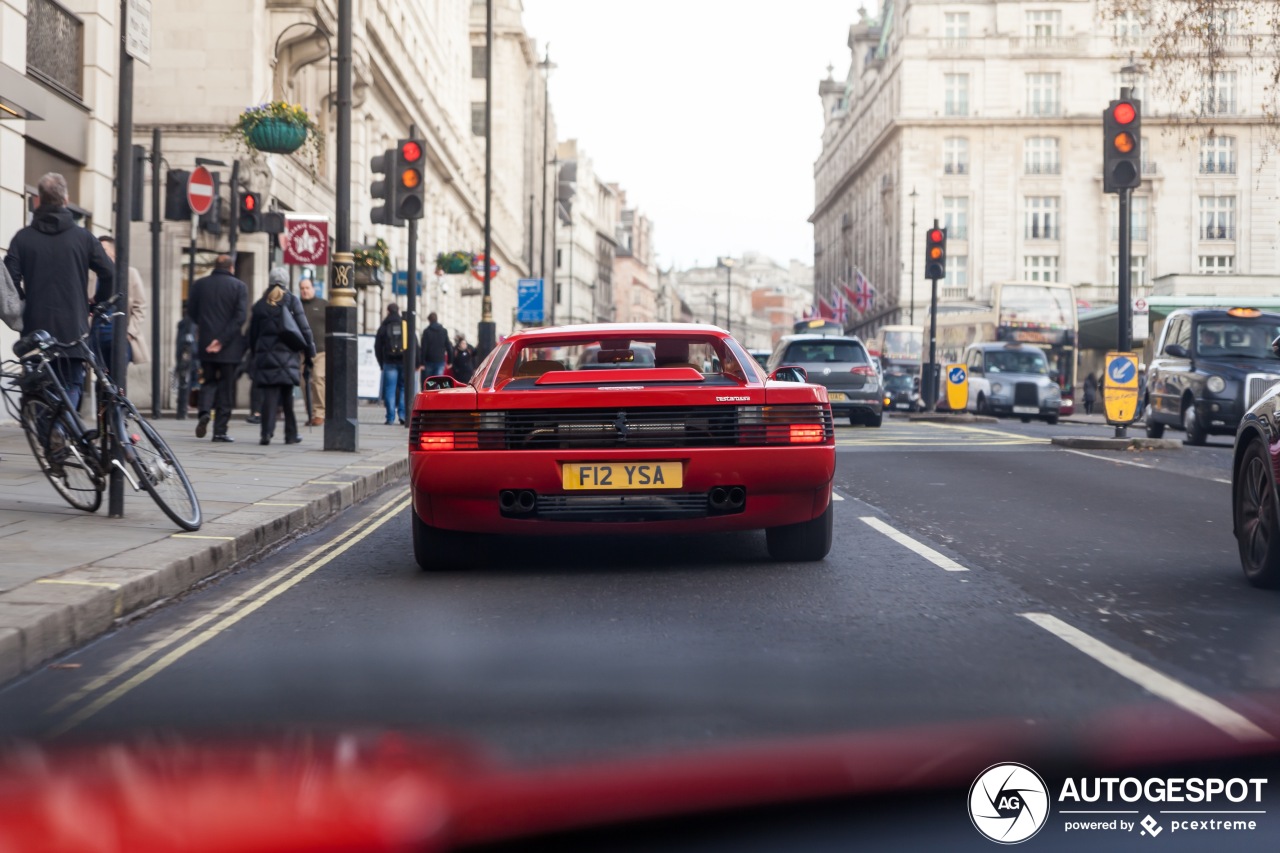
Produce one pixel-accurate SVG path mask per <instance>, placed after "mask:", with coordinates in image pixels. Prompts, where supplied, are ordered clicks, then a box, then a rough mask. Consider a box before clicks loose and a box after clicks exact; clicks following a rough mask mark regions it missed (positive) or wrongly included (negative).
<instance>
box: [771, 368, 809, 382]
mask: <svg viewBox="0 0 1280 853" xmlns="http://www.w3.org/2000/svg"><path fill="white" fill-rule="evenodd" d="M769 378H770V379H772V380H774V381H777V382H808V381H809V374H808V372H807V371H806V370H805V369H804V368H803V367H787V366H784V367H779V368H777V369H776V370H774V371H773V373H770V374H769Z"/></svg>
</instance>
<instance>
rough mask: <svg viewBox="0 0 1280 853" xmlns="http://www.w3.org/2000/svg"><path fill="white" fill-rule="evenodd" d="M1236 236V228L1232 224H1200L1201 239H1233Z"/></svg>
mask: <svg viewBox="0 0 1280 853" xmlns="http://www.w3.org/2000/svg"><path fill="white" fill-rule="evenodd" d="M1235 238H1236V229H1235V226H1234V225H1201V226H1200V239H1201V240H1234V239H1235Z"/></svg>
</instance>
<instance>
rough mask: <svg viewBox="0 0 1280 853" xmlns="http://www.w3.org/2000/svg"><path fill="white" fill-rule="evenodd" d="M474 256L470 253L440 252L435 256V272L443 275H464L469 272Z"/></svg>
mask: <svg viewBox="0 0 1280 853" xmlns="http://www.w3.org/2000/svg"><path fill="white" fill-rule="evenodd" d="M473 263H475V255H472V254H471V253H470V252H441V253H440V254H438V255H436V271H437V272H442V273H444V274H445V275H466V274H467V273H469V272H471V265H472V264H473Z"/></svg>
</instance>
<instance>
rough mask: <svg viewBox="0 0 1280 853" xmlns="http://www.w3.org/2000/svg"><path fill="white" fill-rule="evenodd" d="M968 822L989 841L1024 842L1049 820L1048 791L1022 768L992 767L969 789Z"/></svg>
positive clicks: (1009, 765)
mask: <svg viewBox="0 0 1280 853" xmlns="http://www.w3.org/2000/svg"><path fill="white" fill-rule="evenodd" d="M969 819H970V820H972V821H973V825H974V826H975V827H976V828H977V830H978V831H979V832H981V833H982V834H983V835H985V836H986V837H987V838H990V839H991V840H992V841H997V842H999V843H1001V844H1018V843H1020V842H1023V841H1026V840H1027V839H1028V838H1030V837H1031V836H1033V835H1035V834H1036V833H1037V832H1039V831H1040V828H1041V827H1043V826H1044V825H1045V822H1046V821H1047V820H1048V819H1049V788H1048V786H1046V785H1045V783H1044V780H1043V779H1041V778H1040V774H1039V773H1037V772H1036V771H1034V770H1032V769H1031V768H1030V767H1027V766H1026V765H1024V764H1013V763H1006V764H993V765H991V766H990V767H988V768H987V769H986V770H984V771H982V773H981V774H979V776H978V778H977V779H975V780H974V782H973V787H971V788H970V789H969Z"/></svg>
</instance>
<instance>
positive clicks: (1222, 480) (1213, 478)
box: [1209, 477, 1231, 486]
mask: <svg viewBox="0 0 1280 853" xmlns="http://www.w3.org/2000/svg"><path fill="white" fill-rule="evenodd" d="M1209 479H1210V480H1212V481H1213V482H1215V483H1226V484H1227V485H1228V486H1230V485H1231V481H1230V480H1224V479H1222V478H1221V477H1210V478H1209Z"/></svg>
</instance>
